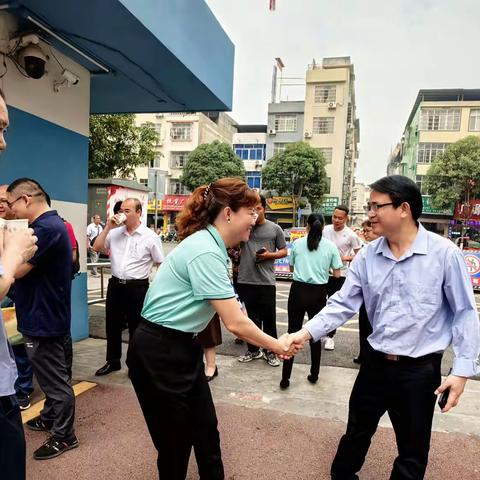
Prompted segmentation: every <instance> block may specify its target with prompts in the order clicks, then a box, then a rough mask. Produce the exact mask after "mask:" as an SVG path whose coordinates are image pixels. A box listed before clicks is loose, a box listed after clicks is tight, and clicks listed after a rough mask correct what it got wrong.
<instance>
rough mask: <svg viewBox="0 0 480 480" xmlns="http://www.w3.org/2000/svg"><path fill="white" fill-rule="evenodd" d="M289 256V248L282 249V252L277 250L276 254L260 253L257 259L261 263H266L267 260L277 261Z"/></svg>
mask: <svg viewBox="0 0 480 480" xmlns="http://www.w3.org/2000/svg"><path fill="white" fill-rule="evenodd" d="M287 255H288V248H287V247H285V248H282V249H280V250H277V251H276V252H265V253H260V254H258V255H257V259H258V260H259V261H261V262H264V261H265V260H276V259H277V258H283V257H286V256H287Z"/></svg>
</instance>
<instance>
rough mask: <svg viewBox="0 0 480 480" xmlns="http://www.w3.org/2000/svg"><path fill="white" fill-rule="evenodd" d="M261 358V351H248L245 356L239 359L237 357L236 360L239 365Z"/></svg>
mask: <svg viewBox="0 0 480 480" xmlns="http://www.w3.org/2000/svg"><path fill="white" fill-rule="evenodd" d="M262 357H263V353H262V350H261V349H260V350H257V351H256V352H251V351H250V350H247V353H245V355H242V356H241V357H238V358H237V360H238V361H239V362H241V363H247V362H251V361H252V360H258V359H259V358H262Z"/></svg>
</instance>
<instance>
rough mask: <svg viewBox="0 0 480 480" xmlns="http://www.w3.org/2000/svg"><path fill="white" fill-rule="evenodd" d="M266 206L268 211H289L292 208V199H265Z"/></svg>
mask: <svg viewBox="0 0 480 480" xmlns="http://www.w3.org/2000/svg"><path fill="white" fill-rule="evenodd" d="M267 206H268V208H269V209H270V210H288V209H290V210H291V209H292V208H293V201H292V197H271V198H267Z"/></svg>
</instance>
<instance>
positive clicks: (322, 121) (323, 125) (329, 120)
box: [313, 117, 335, 134]
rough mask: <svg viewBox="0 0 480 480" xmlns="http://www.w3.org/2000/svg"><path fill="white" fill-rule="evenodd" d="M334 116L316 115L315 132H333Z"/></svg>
mask: <svg viewBox="0 0 480 480" xmlns="http://www.w3.org/2000/svg"><path fill="white" fill-rule="evenodd" d="M334 122H335V118H334V117H314V118H313V133H319V134H322V133H333V127H334Z"/></svg>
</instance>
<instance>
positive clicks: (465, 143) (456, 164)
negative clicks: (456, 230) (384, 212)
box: [425, 135, 480, 237]
mask: <svg viewBox="0 0 480 480" xmlns="http://www.w3.org/2000/svg"><path fill="white" fill-rule="evenodd" d="M425 187H426V191H428V192H429V194H430V195H431V203H432V205H433V207H435V208H442V209H443V208H450V207H451V206H452V205H454V204H455V203H456V202H457V201H459V202H462V203H463V204H464V208H463V218H462V220H463V227H464V226H465V225H466V224H467V223H468V221H469V220H470V217H471V214H472V205H473V203H474V202H473V200H474V199H475V198H480V138H479V137H477V136H474V135H470V136H468V137H465V138H462V139H461V140H458V141H457V142H455V143H452V144H451V145H449V146H448V148H447V149H446V150H445V152H444V153H442V154H440V155H437V156H436V157H435V160H434V161H433V163H432V166H431V167H430V168H429V169H428V172H427V176H426V181H425ZM462 237H463V228H462Z"/></svg>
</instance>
